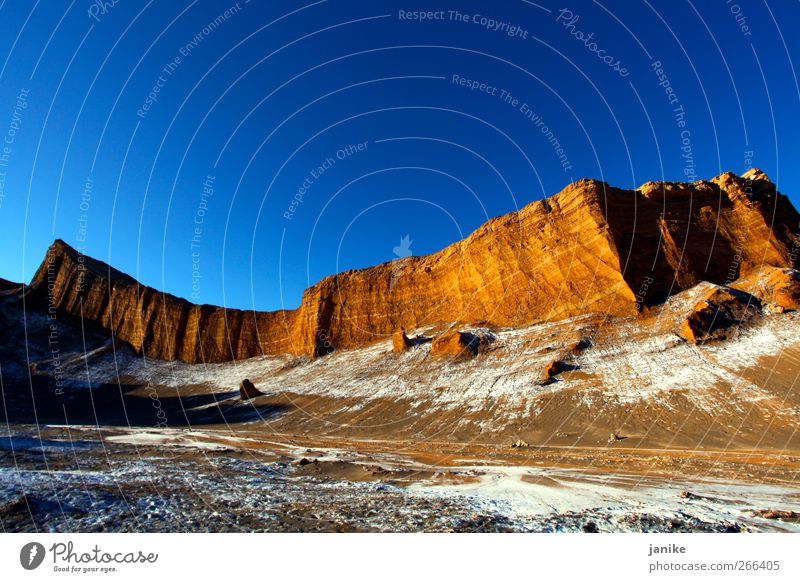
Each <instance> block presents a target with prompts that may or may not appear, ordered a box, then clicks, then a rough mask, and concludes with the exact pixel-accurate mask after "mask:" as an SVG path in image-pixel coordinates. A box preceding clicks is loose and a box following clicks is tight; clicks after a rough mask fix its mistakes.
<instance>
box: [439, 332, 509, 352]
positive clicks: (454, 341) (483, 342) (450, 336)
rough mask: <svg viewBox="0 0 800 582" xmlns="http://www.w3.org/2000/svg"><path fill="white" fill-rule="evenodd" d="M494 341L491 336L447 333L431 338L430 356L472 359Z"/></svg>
mask: <svg viewBox="0 0 800 582" xmlns="http://www.w3.org/2000/svg"><path fill="white" fill-rule="evenodd" d="M492 341H494V336H493V335H491V334H483V333H481V334H479V333H471V332H465V331H455V330H451V331H447V332H445V333H443V334H441V335H439V336H436V337H435V338H433V343H432V344H431V355H432V356H456V357H470V358H471V357H474V356H477V355H478V354H479V353H480V352H482V351H484V350H485V349H486V347H487V346H488V345H489V344H490V343H491V342H492Z"/></svg>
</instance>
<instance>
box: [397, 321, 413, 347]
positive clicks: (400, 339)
mask: <svg viewBox="0 0 800 582" xmlns="http://www.w3.org/2000/svg"><path fill="white" fill-rule="evenodd" d="M412 345H413V343H412V342H411V340H410V339H408V336H407V335H406V330H405V328H403V327H401V328H400V329H398V330H397V331H396V332H394V335H393V336H392V351H393V352H404V351H406V350H407V349H409V348H410V347H411V346H412Z"/></svg>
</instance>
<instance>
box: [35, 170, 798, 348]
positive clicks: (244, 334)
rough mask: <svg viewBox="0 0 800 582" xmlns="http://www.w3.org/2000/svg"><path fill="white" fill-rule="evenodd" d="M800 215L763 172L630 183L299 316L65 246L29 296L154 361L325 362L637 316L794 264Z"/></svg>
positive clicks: (368, 282)
mask: <svg viewBox="0 0 800 582" xmlns="http://www.w3.org/2000/svg"><path fill="white" fill-rule="evenodd" d="M798 247H800V215H798V213H797V211H796V210H795V209H794V207H793V206H792V205H791V203H790V202H789V200H788V198H786V197H785V196H784V195H782V194H779V193H778V192H777V191H776V188H775V186H774V184H772V183H771V182H770V181H769V179H768V178H767V177H766V176H765V175H764V174H763V173H762V172H760V171H758V170H750V171H749V172H747V173H746V174H745V175H744V176H741V177H740V176H736V175H734V174H731V173H725V174H722V175H720V176H718V177H716V178H714V179H713V180H710V181H699V182H694V183H690V184H687V183H672V182H649V183H647V184H644V185H643V186H641V187H640V188H639V189H637V190H621V189H617V188H613V187H611V186H609V185H607V184H605V183H604V182H600V181H596V180H580V181H578V182H575V183H573V184H570V185H569V186H567V187H566V188H565V189H564V190H563V191H561V192H560V193H559V194H557V195H555V196H552V197H550V198H548V199H546V200H540V201H537V202H533V203H531V204H529V205H528V206H526V207H524V208H522V209H521V210H519V211H517V212H512V213H510V214H506V215H503V216H499V217H496V218H493V219H491V220H489V221H488V222H486V223H485V224H484V225H482V226H481V227H480V228H478V229H477V230H476V231H475V232H473V233H472V234H471V235H469V236H468V237H467V238H466V239H464V240H462V241H459V242H456V243H454V244H452V245H450V246H448V247H446V248H444V249H443V250H441V251H439V252H437V253H434V254H432V255H428V256H420V257H407V258H404V259H398V260H397V261H394V262H391V263H385V264H382V265H378V266H375V267H370V268H367V269H361V270H357V271H346V272H344V273H340V274H338V275H333V276H330V277H326V278H324V279H323V280H321V281H320V282H319V283H317V284H316V285H313V286H312V287H310V288H308V289H307V290H306V291H305V292H304V294H303V298H302V302H301V305H300V307H299V308H297V309H295V310H284V311H275V312H256V311H243V310H238V309H227V308H222V307H214V306H210V305H194V304H192V303H190V302H188V301H186V300H184V299H180V298H178V297H175V296H172V295H169V294H166V293H162V292H159V291H157V290H155V289H152V288H150V287H145V286H143V285H141V284H139V283H138V282H137V281H136V280H135V279H133V278H132V277H130V276H128V275H125V274H124V273H121V272H120V271H117V270H116V269H114V268H112V267H109V266H108V265H106V264H105V263H102V262H100V261H96V260H94V259H91V258H89V257H83V256H82V255H80V253H78V252H77V251H76V250H74V249H72V248H71V247H70V246H69V245H67V244H66V243H64V242H63V241H60V240H57V241H56V242H54V243H53V245H52V246H51V247H50V249H49V250H48V253H47V256H46V258H45V260H44V262H43V263H42V265H41V266H40V267H39V269H38V271H37V272H36V275H35V276H34V278H33V280H32V281H31V283H30V285H29V286H28V287H27V288H26V290H25V293H26V297H27V301H28V302H29V304H31V305H39V306H41V307H42V308H45V309H51V308H52V309H56V310H58V311H59V312H61V313H67V314H70V315H72V316H77V317H82V318H85V319H88V320H92V321H94V322H97V323H98V324H100V325H101V326H103V327H104V328H106V329H107V330H109V331H111V332H113V334H114V336H115V337H116V338H118V339H120V340H123V341H125V342H127V343H128V344H130V345H131V346H132V347H133V348H134V350H136V351H137V352H138V353H143V354H145V355H147V356H148V357H150V358H157V359H163V360H175V359H177V360H182V361H185V362H190V363H198V362H221V361H228V360H232V359H242V358H248V357H253V356H258V355H262V354H280V353H291V354H295V355H299V354H307V355H310V356H312V357H313V356H319V355H322V354H325V353H327V352H329V351H331V350H333V349H342V348H352V347H356V346H360V345H364V344H366V343H369V342H371V341H373V340H376V339H382V338H388V337H390V336H391V335H392V334H393V333H394V332H395V331H396V330H398V329H399V328H400V327H405V328H406V329H414V328H416V327H419V326H422V325H427V324H431V323H437V322H462V323H478V322H480V323H483V324H486V325H498V326H519V325H525V324H529V323H533V322H537V321H547V320H556V319H561V318H564V317H569V316H573V315H579V314H583V313H587V312H602V313H608V314H611V315H621V316H625V315H635V314H636V313H637V312H638V311H639V310H641V308H642V307H643V306H649V305H656V304H658V303H660V302H662V301H663V300H664V299H666V298H667V297H668V296H670V295H672V294H674V293H677V292H679V291H682V290H684V289H687V288H689V287H692V286H693V285H695V284H697V283H698V282H700V281H710V282H713V283H718V284H729V283H731V282H733V281H734V280H735V279H737V278H739V277H742V276H747V275H748V274H750V273H752V272H753V271H754V270H756V269H759V268H761V267H762V266H764V265H771V266H775V267H795V265H796V261H797V251H798Z"/></svg>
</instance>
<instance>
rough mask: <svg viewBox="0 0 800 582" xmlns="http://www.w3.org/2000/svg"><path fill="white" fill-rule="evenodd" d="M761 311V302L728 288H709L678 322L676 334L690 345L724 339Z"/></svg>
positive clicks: (747, 294)
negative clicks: (679, 322)
mask: <svg viewBox="0 0 800 582" xmlns="http://www.w3.org/2000/svg"><path fill="white" fill-rule="evenodd" d="M760 312H761V301H759V299H758V298H757V297H755V296H754V295H751V294H749V293H745V292H744V291H740V290H738V289H734V288H732V287H720V286H716V285H715V286H714V287H712V288H711V289H710V290H709V291H708V292H706V294H705V295H704V297H703V298H702V299H701V300H700V301H699V302H698V303H697V304H695V306H694V307H693V308H692V310H691V311H690V312H689V313H688V314H687V315H686V317H685V319H684V320H683V321H682V322H681V324H680V328H679V330H678V335H679V336H681V337H682V338H683V339H685V340H687V341H689V342H691V343H703V342H705V341H708V340H711V339H724V338H726V337H728V335H729V334H730V332H731V331H732V330H733V329H735V328H737V327H739V326H740V325H741V324H743V323H745V322H746V321H748V320H749V319H752V318H753V317H754V316H756V315H757V314H759V313H760Z"/></svg>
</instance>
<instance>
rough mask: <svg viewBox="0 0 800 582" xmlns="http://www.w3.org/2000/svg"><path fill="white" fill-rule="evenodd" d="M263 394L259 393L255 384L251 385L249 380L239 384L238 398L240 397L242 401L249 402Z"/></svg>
mask: <svg viewBox="0 0 800 582" xmlns="http://www.w3.org/2000/svg"><path fill="white" fill-rule="evenodd" d="M263 395H264V393H263V392H261V390H259V389H258V388H256V386H255V384H253V383H252V382H251V381H250V380H248V379H247V378H245V379H244V380H242V383H241V384H239V396H241V398H242V400H250V399H251V398H255V397H256V396H263Z"/></svg>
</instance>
